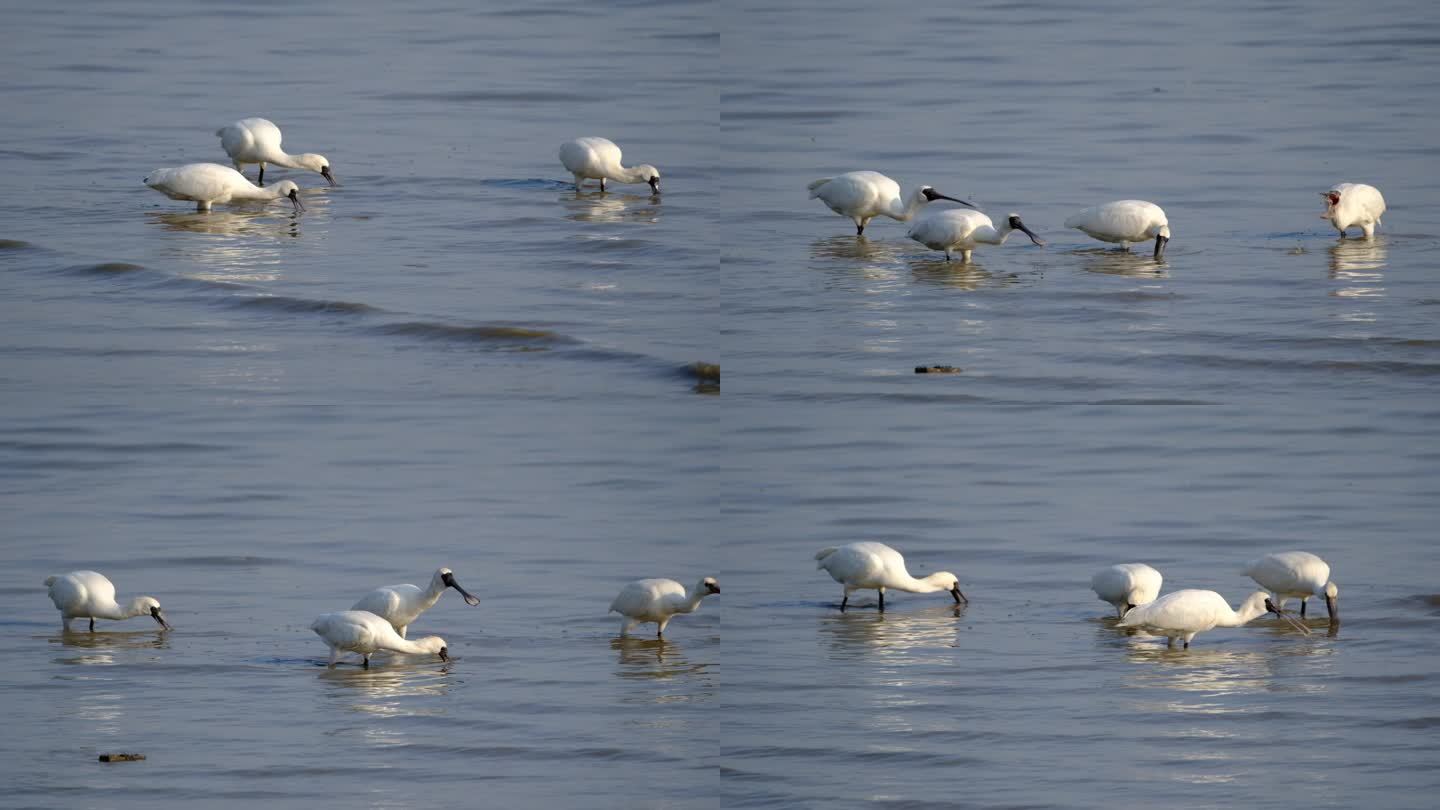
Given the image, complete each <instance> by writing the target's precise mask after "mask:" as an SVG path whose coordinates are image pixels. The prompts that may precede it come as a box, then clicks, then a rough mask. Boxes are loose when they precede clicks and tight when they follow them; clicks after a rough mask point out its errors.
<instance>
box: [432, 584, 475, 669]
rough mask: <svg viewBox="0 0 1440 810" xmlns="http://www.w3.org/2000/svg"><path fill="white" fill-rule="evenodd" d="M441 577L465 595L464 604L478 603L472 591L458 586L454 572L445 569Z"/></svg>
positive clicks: (449, 585) (473, 604)
mask: <svg viewBox="0 0 1440 810" xmlns="http://www.w3.org/2000/svg"><path fill="white" fill-rule="evenodd" d="M441 579H443V580H445V584H446V586H448V587H451V588H454V589H455V590H456V591H458V592H459V593H460V595H461V596H463V597H465V604H467V605H469V606H471V607H474V606H476V605H478V604H480V600H479V599H478V598H476V596H475V594H472V593H470V592H469V591H467V590H465V589H464V588H462V587H460V583H458V582H456V581H455V575H454V574H452V573H450V572H448V571H447V572H445V575H444V576H443V577H441ZM441 658H444V656H443V655H442V656H441Z"/></svg>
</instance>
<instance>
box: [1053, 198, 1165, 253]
mask: <svg viewBox="0 0 1440 810" xmlns="http://www.w3.org/2000/svg"><path fill="white" fill-rule="evenodd" d="M1065 227H1067V228H1075V229H1077V230H1080V231H1083V232H1084V233H1085V234H1086V235H1088V236H1091V237H1093V238H1095V239H1099V240H1100V241H1101V242H1117V243H1119V244H1120V246H1121V247H1124V248H1129V247H1130V245H1131V244H1133V243H1136V242H1148V241H1149V240H1151V239H1154V240H1155V255H1156V257H1159V256H1161V255H1163V254H1164V252H1165V243H1166V242H1168V241H1169V240H1170V220H1169V219H1167V218H1166V216H1165V211H1164V209H1162V208H1161V207H1160V206H1158V205H1156V204H1155V203H1152V202H1146V201H1145V200H1116V201H1115V202H1108V203H1104V204H1102V205H1095V206H1091V207H1090V208H1086V209H1084V210H1082V211H1078V212H1076V213H1074V214H1071V215H1070V217H1068V218H1067V219H1066V220H1065Z"/></svg>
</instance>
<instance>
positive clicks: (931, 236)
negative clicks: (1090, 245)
mask: <svg viewBox="0 0 1440 810" xmlns="http://www.w3.org/2000/svg"><path fill="white" fill-rule="evenodd" d="M1015 231H1022V232H1023V233H1024V234H1025V235H1026V236H1028V237H1030V241H1031V242H1034V243H1035V244H1037V245H1040V246H1042V247H1043V246H1044V245H1045V243H1044V242H1043V241H1041V239H1040V237H1038V236H1036V235H1035V232H1034V231H1032V230H1030V229H1029V228H1027V227H1025V223H1023V222H1021V221H1020V215H1019V214H1009V215H1007V216H1006V217H1005V224H1003V225H1001V226H1000V227H998V228H997V227H995V223H993V222H991V221H990V217H987V216H985V215H984V214H982V213H980V212H979V211H966V210H964V209H960V208H947V209H945V210H943V211H927V212H925V213H924V214H921V215H920V218H919V219H917V220H916V221H915V223H914V224H913V225H911V226H910V233H909V236H910V238H911V239H914V240H915V241H916V242H919V243H920V244H922V245H924V246H925V247H928V248H931V249H932V250H943V251H945V261H947V262H948V261H950V251H952V250H958V251H960V258H961V261H965V262H968V261H970V252H971V251H972V250H974V249H975V248H976V246H978V245H1003V244H1005V240H1006V239H1009V238H1010V234H1012V233H1014V232H1015Z"/></svg>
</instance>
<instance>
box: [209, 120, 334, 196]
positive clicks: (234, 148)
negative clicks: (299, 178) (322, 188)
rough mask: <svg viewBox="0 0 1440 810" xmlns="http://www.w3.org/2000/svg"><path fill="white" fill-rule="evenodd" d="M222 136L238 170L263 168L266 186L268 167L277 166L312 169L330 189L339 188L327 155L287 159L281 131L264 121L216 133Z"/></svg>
mask: <svg viewBox="0 0 1440 810" xmlns="http://www.w3.org/2000/svg"><path fill="white" fill-rule="evenodd" d="M215 134H216V135H219V136H220V145H221V146H222V147H224V148H225V154H227V155H229V156H230V159H231V160H233V161H235V170H236V171H238V172H242V173H243V172H244V171H245V164H247V163H258V164H260V178H259V179H258V180H257V181H256V182H257V183H259V184H261V185H263V184H264V183H265V164H266V163H273V164H275V165H276V166H284V167H285V168H287V169H309V170H310V171H312V172H319V173H320V176H321V177H324V178H325V180H326V182H328V183H330V185H332V186H333V185H335V175H333V174H331V173H330V161H329V160H326V159H325V156H324V155H317V154H314V153H313V152H306V153H305V154H303V155H287V154H285V150H284V149H281V148H280V128H279V127H277V126H275V125H274V124H272V123H270V122H269V121H267V120H265V119H264V118H242V119H240V120H239V121H236V122H235V123H233V124H230V125H229V126H224V127H221V128H219V129H217V130H215Z"/></svg>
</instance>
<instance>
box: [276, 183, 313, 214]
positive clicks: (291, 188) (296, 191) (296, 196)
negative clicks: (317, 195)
mask: <svg viewBox="0 0 1440 810" xmlns="http://www.w3.org/2000/svg"><path fill="white" fill-rule="evenodd" d="M271 188H273V189H275V191H276V193H277V194H279V195H280V196H281V197H284V198H285V199H287V200H289V201H290V205H291V206H293V207H294V209H295V213H297V214H298V213H301V212H303V211H304V210H305V204H304V203H302V202H300V187H299V186H298V185H296V184H295V181H294V180H281V181H280V182H278V183H276V184H275V185H274V186H271Z"/></svg>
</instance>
